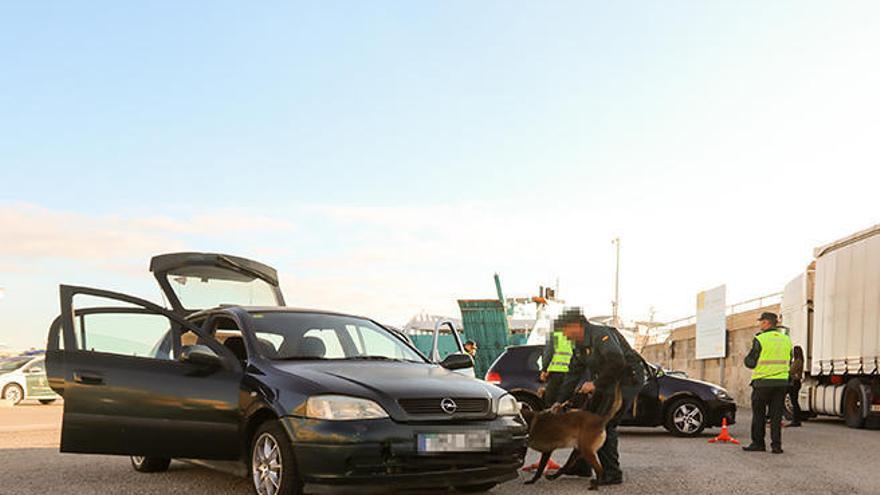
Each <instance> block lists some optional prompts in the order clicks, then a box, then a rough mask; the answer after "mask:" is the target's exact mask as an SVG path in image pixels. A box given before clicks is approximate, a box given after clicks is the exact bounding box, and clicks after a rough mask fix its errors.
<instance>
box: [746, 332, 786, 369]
mask: <svg viewBox="0 0 880 495" xmlns="http://www.w3.org/2000/svg"><path fill="white" fill-rule="evenodd" d="M755 338H756V339H757V340H758V342H759V343H760V344H761V356H760V357H758V365H757V366H755V369H754V370H752V381H755V380H788V370H789V363H790V362H791V338H790V337H789V336H788V335H785V334H784V333H782V332H780V331H779V330H777V329H773V330H769V331H766V332H764V333H762V334H759V335H758V336H757V337H755Z"/></svg>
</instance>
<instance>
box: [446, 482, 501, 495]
mask: <svg viewBox="0 0 880 495" xmlns="http://www.w3.org/2000/svg"><path fill="white" fill-rule="evenodd" d="M496 486H498V483H481V484H479V485H465V486H456V487H455V491H457V492H462V493H482V492H488V491H489V490H491V489H493V488H495V487H496Z"/></svg>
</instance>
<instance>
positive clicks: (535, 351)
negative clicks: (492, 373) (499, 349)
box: [496, 347, 543, 371]
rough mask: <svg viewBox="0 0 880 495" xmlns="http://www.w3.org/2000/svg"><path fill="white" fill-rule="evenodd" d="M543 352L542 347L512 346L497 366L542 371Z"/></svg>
mask: <svg viewBox="0 0 880 495" xmlns="http://www.w3.org/2000/svg"><path fill="white" fill-rule="evenodd" d="M542 354H543V353H542V349H541V348H540V347H512V348H510V349H508V350H507V351H506V352H505V353H504V355H503V356H502V358H501V359H500V360H499V361H498V365H497V366H496V368H498V369H506V370H513V371H540V370H541V358H542V357H543V356H542Z"/></svg>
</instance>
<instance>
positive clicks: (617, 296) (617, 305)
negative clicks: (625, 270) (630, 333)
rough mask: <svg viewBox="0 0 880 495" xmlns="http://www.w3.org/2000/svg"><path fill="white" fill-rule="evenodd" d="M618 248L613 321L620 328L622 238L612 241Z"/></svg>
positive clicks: (612, 312) (612, 305)
mask: <svg viewBox="0 0 880 495" xmlns="http://www.w3.org/2000/svg"><path fill="white" fill-rule="evenodd" d="M611 243H612V244H614V246H615V248H616V260H615V267H614V300H613V301H612V302H611V315H612V318H613V319H612V321H613V322H614V326H615V327H616V328H620V237H615V238H614V239H612V240H611Z"/></svg>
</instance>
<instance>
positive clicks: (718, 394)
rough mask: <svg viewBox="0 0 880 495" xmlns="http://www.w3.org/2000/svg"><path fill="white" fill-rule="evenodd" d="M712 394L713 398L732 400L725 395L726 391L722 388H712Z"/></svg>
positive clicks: (728, 395)
mask: <svg viewBox="0 0 880 495" xmlns="http://www.w3.org/2000/svg"><path fill="white" fill-rule="evenodd" d="M712 393H713V394H715V397H718V398H719V399H721V400H733V397H731V396H730V394H728V393H727V390H724V389H723V388H717V387H712Z"/></svg>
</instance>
